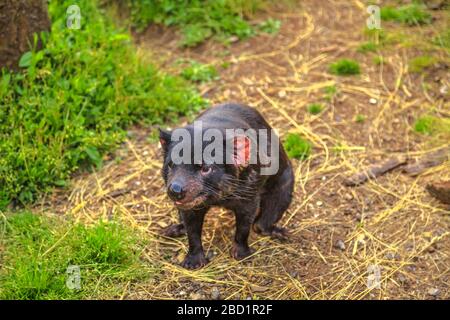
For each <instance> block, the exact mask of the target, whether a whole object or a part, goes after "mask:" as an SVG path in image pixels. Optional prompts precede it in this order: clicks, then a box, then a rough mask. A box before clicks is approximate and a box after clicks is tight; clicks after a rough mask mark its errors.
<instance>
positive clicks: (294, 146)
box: [284, 133, 312, 160]
mask: <svg viewBox="0 0 450 320" xmlns="http://www.w3.org/2000/svg"><path fill="white" fill-rule="evenodd" d="M284 148H285V149H286V152H287V154H288V156H289V158H295V159H299V160H305V159H307V158H308V157H309V156H310V155H311V149H312V148H311V143H310V142H309V141H307V140H305V139H304V138H302V137H301V136H300V135H298V134H295V133H289V134H288V135H287V136H286V139H285V141H284Z"/></svg>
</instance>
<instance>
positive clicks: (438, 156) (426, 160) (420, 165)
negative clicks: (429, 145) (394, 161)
mask: <svg viewBox="0 0 450 320" xmlns="http://www.w3.org/2000/svg"><path fill="white" fill-rule="evenodd" d="M449 156H450V149H449V148H443V149H439V150H437V151H435V152H432V153H429V154H426V155H424V156H423V157H422V158H420V159H419V160H417V161H416V162H415V163H412V164H410V165H407V166H406V167H405V168H404V169H403V172H405V173H406V174H408V175H410V176H412V177H415V176H418V175H419V174H421V173H422V172H424V171H426V170H427V169H429V168H432V167H436V166H438V165H440V164H442V163H444V162H445V161H447V160H448V159H449Z"/></svg>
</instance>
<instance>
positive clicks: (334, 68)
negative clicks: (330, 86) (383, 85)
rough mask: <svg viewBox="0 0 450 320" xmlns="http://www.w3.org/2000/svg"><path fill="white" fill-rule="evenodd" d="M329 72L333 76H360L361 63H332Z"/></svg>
mask: <svg viewBox="0 0 450 320" xmlns="http://www.w3.org/2000/svg"><path fill="white" fill-rule="evenodd" d="M329 71H330V73H332V74H335V75H339V76H349V75H356V74H360V72H361V71H360V67H359V63H358V62H357V61H354V60H350V59H341V60H339V61H336V62H335V63H332V64H331V65H330V67H329Z"/></svg>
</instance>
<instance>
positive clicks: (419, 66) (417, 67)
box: [408, 56, 436, 73]
mask: <svg viewBox="0 0 450 320" xmlns="http://www.w3.org/2000/svg"><path fill="white" fill-rule="evenodd" d="M435 63H436V58H434V57H430V56H419V57H415V58H413V59H411V60H409V63H408V65H409V70H410V71H411V72H415V73H421V72H423V71H424V70H425V69H427V68H429V67H431V66H432V65H433V64H435Z"/></svg>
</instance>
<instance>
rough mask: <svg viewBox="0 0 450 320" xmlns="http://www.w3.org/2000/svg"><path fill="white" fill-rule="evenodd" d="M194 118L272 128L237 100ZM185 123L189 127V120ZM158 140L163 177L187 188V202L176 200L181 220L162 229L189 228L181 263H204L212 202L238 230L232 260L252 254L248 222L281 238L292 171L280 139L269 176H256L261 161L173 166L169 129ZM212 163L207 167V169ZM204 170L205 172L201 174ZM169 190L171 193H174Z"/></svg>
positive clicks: (209, 124) (221, 125)
mask: <svg viewBox="0 0 450 320" xmlns="http://www.w3.org/2000/svg"><path fill="white" fill-rule="evenodd" d="M196 120H202V121H203V129H204V130H205V129H208V128H216V129H219V130H221V131H222V132H224V131H225V129H227V128H231V129H236V128H239V129H244V130H246V129H249V128H253V129H255V130H257V129H268V130H272V128H271V127H270V126H269V124H268V123H267V122H266V121H265V120H264V118H263V117H262V116H261V114H260V113H259V112H258V111H256V110H255V109H253V108H251V107H248V106H244V105H239V104H223V105H218V106H215V107H212V108H210V109H208V110H206V111H204V112H203V113H202V114H200V116H199V117H198V118H197V119H196ZM185 128H186V129H188V130H190V131H193V127H192V125H188V126H186V127H185ZM269 137H270V136H269ZM277 139H278V137H277ZM160 140H161V144H162V147H163V154H164V164H163V169H162V176H163V178H164V181H165V183H166V186H167V187H168V186H169V185H170V184H171V183H172V182H173V181H176V182H177V183H178V184H180V185H181V186H182V187H183V188H184V189H185V192H186V196H185V197H186V199H187V200H186V203H177V202H175V204H176V206H177V207H178V211H179V214H180V223H179V224H176V225H172V226H170V227H169V228H167V229H166V230H165V233H164V234H165V235H166V236H170V237H176V236H181V235H183V234H185V233H187V236H188V240H189V252H188V254H187V256H186V258H185V260H184V261H183V263H182V265H183V266H184V267H185V268H189V269H194V268H198V267H201V266H203V265H205V264H206V263H207V260H206V257H205V254H204V251H203V247H202V242H201V232H202V226H203V220H204V217H205V214H206V213H207V212H208V210H209V208H210V207H211V206H221V207H225V208H227V209H230V210H232V211H233V212H234V214H235V217H236V235H235V241H234V246H233V250H232V255H233V256H234V257H235V258H236V259H243V258H245V257H247V256H249V255H250V254H251V253H252V250H251V249H250V247H249V245H248V236H249V233H250V228H251V226H252V225H253V228H254V230H255V231H256V232H258V233H261V234H263V235H270V236H272V237H275V238H279V239H285V237H286V231H285V230H284V229H283V228H280V227H277V226H276V225H275V224H276V223H277V222H278V221H279V220H280V219H281V217H282V215H283V213H284V212H285V211H286V209H287V208H288V207H289V204H290V202H291V199H292V192H293V187H294V173H293V171H292V166H291V163H290V161H289V159H288V157H287V156H286V153H285V151H284V150H283V147H282V145H281V143H280V144H279V146H280V148H279V170H278V172H277V173H276V174H275V175H271V176H267V175H260V171H259V169H260V167H261V164H260V163H259V161H258V163H256V164H249V165H247V166H238V165H233V164H225V165H216V164H212V165H207V164H199V165H187V164H181V165H173V163H172V160H171V158H170V151H171V148H173V146H174V145H175V144H176V142H171V133H170V132H167V131H161V133H160ZM269 140H270V139H269ZM269 143H270V141H269ZM206 144H207V143H206ZM206 144H205V145H206ZM205 145H204V146H203V148H204V147H205ZM210 167H211V171H208V170H210V169H209V168H210ZM202 170H203V171H202ZM205 172H208V173H207V174H204V173H205ZM169 194H170V192H169ZM170 195H171V196H172V198H173V195H172V194H170Z"/></svg>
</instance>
